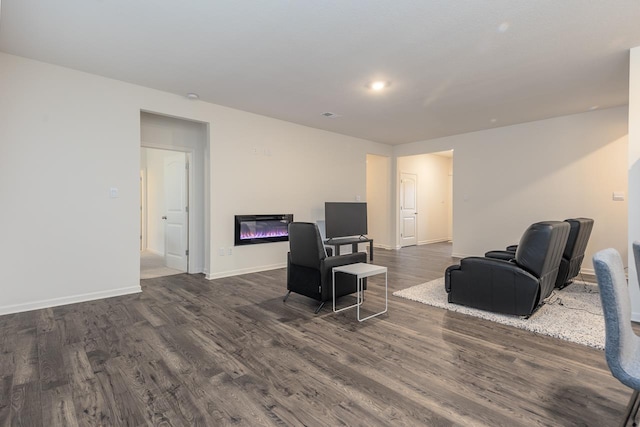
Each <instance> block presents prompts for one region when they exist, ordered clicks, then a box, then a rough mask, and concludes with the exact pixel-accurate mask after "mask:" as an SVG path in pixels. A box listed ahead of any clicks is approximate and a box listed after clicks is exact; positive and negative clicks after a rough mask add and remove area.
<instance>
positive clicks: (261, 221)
mask: <svg viewBox="0 0 640 427" xmlns="http://www.w3.org/2000/svg"><path fill="white" fill-rule="evenodd" d="M292 221H293V215H292V214H278V215H236V217H235V244H236V246H238V245H254V244H258V243H269V242H282V241H287V240H289V223H290V222H292Z"/></svg>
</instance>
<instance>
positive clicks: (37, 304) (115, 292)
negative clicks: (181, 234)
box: [0, 285, 142, 315]
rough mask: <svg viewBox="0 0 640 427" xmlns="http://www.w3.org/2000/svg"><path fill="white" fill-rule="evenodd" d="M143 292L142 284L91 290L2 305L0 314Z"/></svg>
mask: <svg viewBox="0 0 640 427" xmlns="http://www.w3.org/2000/svg"><path fill="white" fill-rule="evenodd" d="M139 292H142V288H140V285H136V286H129V287H126V288H118V289H110V290H108V291H100V292H90V293H88V294H80V295H71V296H67V297H60V298H51V299H47V300H41V301H34V302H28V303H24V304H13V305H4V306H0V315H4V314H11V313H21V312H23V311H31V310H39V309H41V308H50V307H57V306H59V305H67V304H75V303H78V302H86V301H93V300H97V299H103V298H111V297H118V296H122V295H129V294H136V293H139Z"/></svg>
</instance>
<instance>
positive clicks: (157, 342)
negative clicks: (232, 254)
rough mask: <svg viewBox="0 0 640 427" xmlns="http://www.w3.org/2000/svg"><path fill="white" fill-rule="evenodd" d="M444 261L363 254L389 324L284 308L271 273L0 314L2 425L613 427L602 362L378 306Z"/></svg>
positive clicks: (614, 406)
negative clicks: (378, 271)
mask: <svg viewBox="0 0 640 427" xmlns="http://www.w3.org/2000/svg"><path fill="white" fill-rule="evenodd" d="M450 251H451V246H450V245H449V244H444V243H443V244H434V245H427V246H419V247H410V248H404V249H402V250H399V251H385V250H381V249H376V251H375V259H374V262H375V263H376V264H379V265H385V266H387V267H388V268H389V295H390V297H389V312H388V314H385V315H382V316H380V317H376V318H373V319H370V320H367V321H366V322H363V323H358V322H357V320H355V315H356V313H355V311H354V310H348V311H345V312H342V313H338V314H333V313H332V311H331V308H330V307H329V306H330V304H327V306H326V307H325V308H324V309H323V310H322V311H321V312H320V314H318V315H314V314H313V309H314V308H315V306H316V303H315V302H314V301H312V300H310V299H308V298H305V297H302V296H300V295H296V294H292V295H291V297H290V298H289V299H288V301H287V302H286V304H283V302H282V297H283V295H284V294H285V291H286V289H285V288H286V284H285V279H286V270H284V269H280V270H273V271H268V272H263V273H254V274H247V275H243V276H236V277H230V278H225V279H218V280H213V281H208V280H206V279H204V277H203V276H201V275H193V276H190V275H186V274H182V275H177V276H170V277H165V278H158V279H149V280H144V281H143V284H142V286H143V293H142V294H139V295H134V296H123V297H117V298H110V299H105V300H100V301H94V302H88V303H81V304H74V305H68V306H63V307H56V308H52V309H44V310H37V311H31V312H26V313H20V314H15V315H7V316H1V317H0V425H3V426H4V425H23V426H75V425H104V426H120V425H135V426H138V425H166V426H192V425H206V426H218V425H243V426H245V425H246V426H276V425H280V426H289V425H292V426H303V425H304V426H338V425H346V426H418V425H425V426H450V425H465V426H466V425H474V426H475V425H486V426H516V425H523V426H535V425H548V426H578V425H584V426H613V425H617V424H618V422H619V421H620V417H621V415H622V413H623V411H624V407H625V405H626V402H627V399H628V398H629V396H630V393H631V392H630V390H629V389H627V388H626V387H624V386H622V385H621V384H620V383H618V381H616V380H615V379H614V378H613V377H612V376H611V374H610V373H609V370H608V369H607V366H606V363H605V361H604V353H603V352H602V351H599V350H594V349H591V348H588V347H584V346H581V345H577V344H572V343H567V342H564V341H560V340H557V339H554V338H550V337H546V336H539V335H535V334H533V333H531V332H527V331H522V330H519V329H514V328H511V327H508V326H503V325H499V324H496V323H492V322H489V321H484V320H481V319H477V318H472V317H467V316H465V315H461V314H457V313H453V312H449V311H446V310H442V309H438V308H433V307H429V306H426V305H422V304H419V303H416V302H411V301H407V300H404V299H400V298H396V297H393V296H391V293H392V292H393V291H395V290H398V289H403V288H405V287H409V286H412V285H416V284H419V283H423V282H426V281H428V280H432V279H435V278H438V277H441V276H442V275H443V272H444V269H445V267H446V266H448V265H450V264H452V263H455V260H454V259H452V258H451V257H450V255H449V254H450ZM381 278H382V276H377V277H376V278H374V279H373V280H372V281H371V282H370V289H369V291H367V297H366V300H365V305H367V306H369V308H371V309H374V310H375V309H377V308H378V307H380V304H381V303H382V300H381V299H380V297H379V295H380V293H379V291H380V288H376V286H377V285H379V284H380V283H381ZM88 280H90V279H88ZM344 302H348V301H344ZM567 327H571V325H567Z"/></svg>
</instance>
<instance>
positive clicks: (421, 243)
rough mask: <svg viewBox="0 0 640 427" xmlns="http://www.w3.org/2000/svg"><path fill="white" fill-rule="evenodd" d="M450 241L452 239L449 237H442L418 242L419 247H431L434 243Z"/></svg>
mask: <svg viewBox="0 0 640 427" xmlns="http://www.w3.org/2000/svg"><path fill="white" fill-rule="evenodd" d="M449 240H451V239H450V238H448V237H442V238H440V239H429V240H421V241H419V242H418V245H430V244H432V243H441V242H448V241H449Z"/></svg>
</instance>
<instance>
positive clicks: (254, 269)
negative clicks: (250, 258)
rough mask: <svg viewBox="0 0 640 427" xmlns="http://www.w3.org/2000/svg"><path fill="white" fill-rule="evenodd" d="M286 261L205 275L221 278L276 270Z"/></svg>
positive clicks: (209, 278) (284, 264)
mask: <svg viewBox="0 0 640 427" xmlns="http://www.w3.org/2000/svg"><path fill="white" fill-rule="evenodd" d="M286 266H287V264H286V263H281V264H271V265H262V266H259V267H249V268H240V269H238V270H229V271H221V272H218V273H213V274H207V275H206V276H205V277H206V278H207V280H214V279H222V278H223V277H231V276H239V275H241V274H249V273H259V272H261V271H269V270H277V269H279V268H285V267H286Z"/></svg>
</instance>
